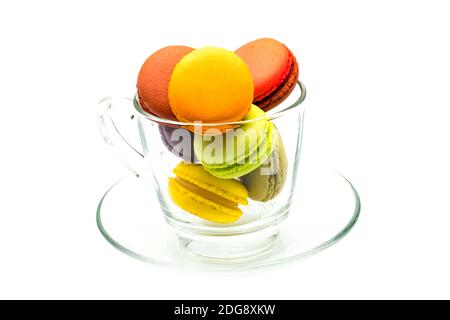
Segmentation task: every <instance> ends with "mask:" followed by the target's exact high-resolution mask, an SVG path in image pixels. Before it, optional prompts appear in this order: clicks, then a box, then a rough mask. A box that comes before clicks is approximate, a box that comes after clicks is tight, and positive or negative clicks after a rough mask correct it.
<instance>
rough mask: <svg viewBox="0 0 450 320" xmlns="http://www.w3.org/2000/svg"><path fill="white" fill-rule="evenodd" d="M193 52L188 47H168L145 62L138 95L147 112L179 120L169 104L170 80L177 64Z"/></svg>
mask: <svg viewBox="0 0 450 320" xmlns="http://www.w3.org/2000/svg"><path fill="white" fill-rule="evenodd" d="M193 50H194V49H193V48H190V47H186V46H168V47H165V48H162V49H160V50H158V51H156V52H155V53H153V54H152V55H151V56H150V57H149V58H148V59H147V60H146V61H145V62H144V64H143V65H142V67H141V70H140V72H139V75H138V79H137V95H138V98H139V103H140V105H141V107H142V108H143V109H144V110H145V111H147V112H149V113H152V114H155V115H157V116H158V117H161V118H164V119H170V120H176V119H177V118H176V117H175V115H174V114H173V112H172V109H171V107H170V104H169V97H168V88H169V80H170V77H171V75H172V72H173V69H174V68H175V66H176V64H177V63H178V62H179V61H180V60H181V58H183V57H184V56H185V55H186V54H188V53H189V52H191V51H193Z"/></svg>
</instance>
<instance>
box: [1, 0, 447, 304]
mask: <svg viewBox="0 0 450 320" xmlns="http://www.w3.org/2000/svg"><path fill="white" fill-rule="evenodd" d="M449 15H450V7H449V5H448V3H446V1H431V0H430V1H370V2H369V1H290V2H288V1H280V0H278V1H270V2H269V1H262V0H259V1H254V2H252V1H221V2H218V1H177V2H175V1H70V2H69V1H44V0H43V1H20V0H18V1H2V2H1V4H0V141H1V150H2V152H1V156H0V159H1V160H0V163H1V166H0V191H1V196H0V197H1V198H0V297H1V298H153V299H156V298H158V299H164V298H173V299H174V298H179V299H186V298H191V299H205V298H213V299H215V298H233V299H241V298H248V299H259V298H268V299H270V298H296V299H299V298H450V289H449V288H450V276H449V270H450V253H449V252H450V250H449V245H450V201H449V198H450V195H449V193H450V169H449V164H450V146H449V137H450V125H449V122H450V94H449V87H450V41H449V30H450V19H449ZM262 36H269V37H274V38H277V39H279V40H281V41H282V42H284V43H286V44H287V45H288V46H289V47H290V48H291V50H292V51H293V52H294V53H295V54H296V56H297V58H298V60H299V63H300V73H301V75H300V77H301V79H302V80H303V81H304V83H305V84H306V85H307V87H308V92H309V95H308V98H307V102H305V104H306V106H307V125H306V128H305V135H304V143H305V144H304V150H303V151H304V154H309V157H317V159H318V160H325V161H326V162H328V163H329V164H330V165H331V166H333V167H335V168H337V169H339V170H340V171H342V172H343V173H345V174H346V175H347V176H348V177H349V178H350V179H351V180H352V181H353V182H354V184H355V185H356V187H357V188H358V190H359V192H360V194H361V198H362V201H363V210H362V216H361V220H360V222H359V223H358V225H357V226H356V227H355V229H354V230H353V231H352V232H351V233H350V235H349V236H348V237H347V238H345V239H344V240H343V241H342V242H340V243H339V244H338V245H337V246H335V247H332V248H331V249H329V250H327V251H325V252H323V253H321V254H319V255H317V256H314V257H311V258H308V259H306V260H302V261H298V262H296V263H293V264H288V265H286V266H282V267H279V268H272V269H264V270H258V271H254V272H245V273H238V274H234V273H225V274H221V273H204V272H190V271H180V270H174V269H167V268H161V267H157V266H151V265H147V264H144V263H142V262H139V261H135V260H133V259H131V258H128V257H127V256H125V255H122V254H121V253H119V252H118V251H116V250H115V249H113V248H112V247H111V246H110V245H109V244H107V243H106V241H105V240H104V239H103V238H102V237H101V235H100V233H99V232H98V231H97V227H96V225H95V209H96V205H97V202H98V200H99V198H100V197H101V196H102V194H103V193H104V191H105V190H106V188H107V187H109V186H110V185H111V184H112V183H113V182H115V181H116V180H117V179H118V178H120V177H121V176H123V175H124V174H126V170H125V169H124V168H123V167H122V165H121V164H120V163H119V162H118V161H117V160H116V159H115V158H114V156H113V154H112V153H111V152H110V150H109V149H108V148H107V147H106V146H105V145H104V143H103V141H102V139H101V138H100V136H99V134H98V132H97V128H96V119H95V116H96V109H95V106H96V102H97V101H98V100H99V99H101V98H102V97H104V96H107V95H111V94H114V95H119V96H120V95H125V96H131V95H132V94H133V92H134V89H135V81H136V75H137V72H138V70H139V67H140V65H141V63H142V62H143V61H144V59H145V58H146V57H147V56H148V55H150V54H151V53H152V52H153V51H154V50H156V49H158V48H160V47H162V46H166V45H170V44H185V45H190V46H193V47H201V46H205V45H215V46H223V47H226V48H229V49H235V48H237V47H239V46H240V45H241V44H243V43H245V42H247V41H250V40H253V39H256V38H258V37H262Z"/></svg>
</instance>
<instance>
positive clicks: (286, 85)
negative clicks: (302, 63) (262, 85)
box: [255, 58, 299, 111]
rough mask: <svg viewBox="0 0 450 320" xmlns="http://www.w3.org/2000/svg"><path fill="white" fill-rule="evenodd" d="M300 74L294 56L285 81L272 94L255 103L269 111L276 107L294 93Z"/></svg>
mask: <svg viewBox="0 0 450 320" xmlns="http://www.w3.org/2000/svg"><path fill="white" fill-rule="evenodd" d="M298 75H299V70H298V63H297V60H296V59H295V58H294V60H293V64H292V67H291V71H290V72H289V75H288V77H287V78H286V79H285V80H284V81H283V83H282V84H281V85H280V86H279V87H278V88H277V89H276V90H275V91H274V92H272V93H271V94H270V95H268V96H267V97H265V98H264V99H262V100H260V101H258V102H255V103H256V104H257V105H258V107H260V108H262V109H263V110H265V111H269V110H270V109H272V108H275V107H276V106H278V105H279V104H280V103H282V102H283V101H284V100H286V98H287V97H288V96H289V95H290V94H291V93H292V91H293V90H294V88H295V86H296V85H297V82H298Z"/></svg>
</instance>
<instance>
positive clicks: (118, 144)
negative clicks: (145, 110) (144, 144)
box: [97, 97, 144, 177]
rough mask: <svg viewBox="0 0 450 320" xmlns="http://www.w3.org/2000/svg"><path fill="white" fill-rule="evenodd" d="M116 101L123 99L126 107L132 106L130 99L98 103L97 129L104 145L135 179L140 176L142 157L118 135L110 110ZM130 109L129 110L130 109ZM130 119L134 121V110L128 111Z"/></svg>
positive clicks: (140, 153) (108, 99)
mask: <svg viewBox="0 0 450 320" xmlns="http://www.w3.org/2000/svg"><path fill="white" fill-rule="evenodd" d="M117 99H123V100H125V101H124V102H125V103H126V105H131V106H132V105H133V104H132V101H131V99H127V98H112V97H106V98H104V99H102V100H100V102H99V103H98V110H97V111H98V114H97V120H98V128H99V130H100V134H101V135H102V137H103V139H104V140H105V142H106V144H107V145H108V146H110V147H111V149H112V150H113V151H114V153H115V154H116V156H117V157H118V158H119V159H120V160H121V161H122V163H123V164H124V165H125V166H126V167H127V168H128V170H130V172H131V173H132V174H133V175H135V176H136V177H139V176H140V172H142V171H141V169H140V167H141V166H142V164H143V161H142V160H143V159H144V155H143V154H142V152H140V151H138V150H137V149H136V148H134V147H133V146H132V145H131V144H130V143H129V142H128V141H127V140H126V139H125V138H124V136H123V135H122V134H121V133H120V131H119V130H118V129H117V126H116V124H115V122H114V120H113V117H112V108H113V106H114V105H117V104H118V101H117ZM130 109H131V108H130ZM130 113H131V114H130V119H132V120H133V119H136V115H135V113H134V109H131V110H130Z"/></svg>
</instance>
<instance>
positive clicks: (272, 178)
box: [240, 129, 288, 202]
mask: <svg viewBox="0 0 450 320" xmlns="http://www.w3.org/2000/svg"><path fill="white" fill-rule="evenodd" d="M275 130H276V129H275ZM276 137H277V141H276V143H275V146H274V150H273V152H272V153H271V155H270V157H269V158H268V159H267V160H266V162H264V163H263V164H262V165H261V166H260V167H259V168H258V169H257V170H254V171H252V172H250V173H248V174H247V175H245V176H243V177H241V178H240V180H241V182H242V183H243V184H244V185H245V187H246V188H247V190H248V194H249V197H250V199H252V200H255V201H262V202H266V201H269V200H272V199H274V198H275V197H276V196H277V195H279V194H280V192H281V191H282V189H283V187H284V185H285V183H286V177H287V170H288V160H287V156H286V150H285V148H284V144H283V141H282V140H281V136H280V134H279V133H278V132H277V134H276Z"/></svg>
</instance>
